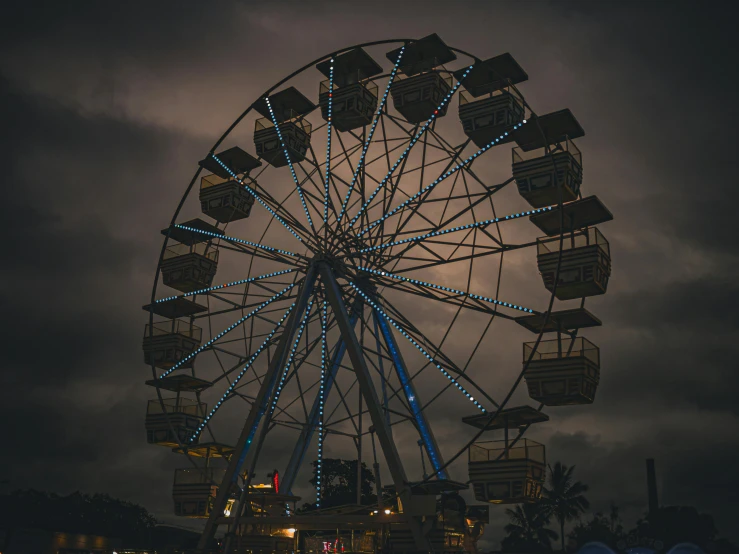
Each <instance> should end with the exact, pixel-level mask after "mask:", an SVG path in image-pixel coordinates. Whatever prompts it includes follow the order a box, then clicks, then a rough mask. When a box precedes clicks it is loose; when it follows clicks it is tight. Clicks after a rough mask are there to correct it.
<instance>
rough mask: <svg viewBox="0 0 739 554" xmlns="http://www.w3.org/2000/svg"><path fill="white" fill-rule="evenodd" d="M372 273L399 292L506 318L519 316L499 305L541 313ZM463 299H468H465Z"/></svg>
mask: <svg viewBox="0 0 739 554" xmlns="http://www.w3.org/2000/svg"><path fill="white" fill-rule="evenodd" d="M358 269H360V270H362V271H367V269H366V268H358ZM369 271H371V272H372V273H375V274H377V275H380V274H381V273H384V275H382V286H383V287H387V288H389V289H392V290H396V291H398V292H403V293H408V294H414V295H416V296H420V297H423V298H428V299H430V300H435V301H438V302H444V303H447V304H449V305H452V306H463V307H465V308H467V309H471V310H475V311H478V312H482V313H487V314H492V313H497V314H498V315H499V316H500V317H503V318H505V319H510V320H513V319H515V318H516V317H517V316H515V315H507V314H503V313H500V312H498V311H497V308H498V307H504V308H508V309H510V310H512V311H514V313H515V312H523V313H527V314H539V312H537V311H535V310H532V309H531V308H525V307H523V306H519V305H518V304H512V303H510V302H505V301H502V300H497V299H495V298H490V297H487V296H483V295H478V294H472V293H468V292H464V291H461V290H457V289H453V288H450V287H443V286H441V285H435V284H433V283H426V282H424V281H418V280H416V279H409V278H406V277H403V276H400V275H393V274H390V273H387V272H381V271H378V270H369ZM390 279H396V280H398V281H400V283H395V282H392V281H390ZM463 300H468V301H469V302H467V301H463ZM488 304H491V305H492V306H494V308H490V307H488Z"/></svg>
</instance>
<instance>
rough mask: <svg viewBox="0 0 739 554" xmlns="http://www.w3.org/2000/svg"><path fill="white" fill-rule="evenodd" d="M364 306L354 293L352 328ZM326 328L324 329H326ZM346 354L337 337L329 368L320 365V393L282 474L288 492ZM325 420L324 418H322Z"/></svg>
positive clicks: (321, 439)
mask: <svg viewBox="0 0 739 554" xmlns="http://www.w3.org/2000/svg"><path fill="white" fill-rule="evenodd" d="M363 307H364V304H363V302H362V299H361V298H360V297H359V295H355V298H354V299H353V301H352V308H351V315H350V316H349V321H350V325H351V326H352V328H354V327H355V326H356V323H357V321H358V319H359V314H360V313H361V312H362V310H363ZM334 324H335V318H334ZM322 327H324V328H325V323H324V324H322ZM328 328H329V329H330V328H331V324H329V325H328ZM327 330H328V329H326V331H327ZM322 339H323V330H322ZM326 354H327V352H325V346H323V347H322V353H321V356H322V360H324V359H325V355H326ZM345 354H346V343H345V342H344V339H343V337H341V336H340V337H339V340H338V341H337V342H336V345H335V346H334V347H333V352H332V354H331V359H330V363H329V369H328V370H326V369H325V368H324V367H323V365H324V364H323V363H322V367H321V373H322V376H321V391H320V392H321V395H318V396H316V398H315V399H314V401H313V405H312V407H311V410H310V414H309V416H308V417H307V418H306V423H307V424H306V425H305V427H304V428H303V430H302V431H301V434H300V436H299V438H298V440H297V442H296V444H295V447H294V448H293V453H292V455H291V456H290V461H289V462H288V464H287V469H286V470H285V475H284V476H283V486H284V487H285V490H287V491H288V492H290V491H291V489H292V486H293V483H294V481H295V478H296V477H297V472H298V469H299V468H300V466H301V465H302V463H303V459H304V458H305V454H306V452H307V449H308V446H309V445H310V442H311V440H312V438H313V433H314V432H315V430H316V428H317V426H318V420H319V418H320V416H321V414H322V412H323V406H324V405H325V399H326V398H327V397H328V395H329V394H330V392H331V388H332V387H333V384H334V380H335V379H336V374H337V373H338V371H339V367H341V363H342V361H343V359H344V355H345ZM324 421H325V418H324ZM322 441H323V437H322V435H319V444H320V443H322Z"/></svg>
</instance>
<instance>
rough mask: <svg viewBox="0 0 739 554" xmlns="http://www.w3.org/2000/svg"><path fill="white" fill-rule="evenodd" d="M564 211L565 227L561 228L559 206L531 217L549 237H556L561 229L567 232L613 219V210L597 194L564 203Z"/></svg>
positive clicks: (532, 221)
mask: <svg viewBox="0 0 739 554" xmlns="http://www.w3.org/2000/svg"><path fill="white" fill-rule="evenodd" d="M562 210H563V211H564V228H562V229H560V209H559V206H557V207H555V208H552V209H551V210H549V211H546V212H543V213H540V214H536V215H532V216H530V217H529V220H530V221H531V223H533V224H534V225H536V226H537V227H538V228H539V229H541V230H542V231H543V232H544V234H546V235H547V236H548V237H554V236H557V235H559V234H560V230H562V231H564V232H565V233H566V232H568V231H577V230H578V229H583V228H585V227H592V226H593V225H599V224H601V223H605V222H606V221H611V220H612V219H613V214H612V213H611V211H610V210H609V209H608V208H606V207H605V205H604V204H603V202H601V201H600V200H599V199H598V197H597V196H588V197H587V198H583V199H581V200H575V201H574V202H568V203H567V204H563V205H562Z"/></svg>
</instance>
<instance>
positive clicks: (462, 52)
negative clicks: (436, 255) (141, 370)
mask: <svg viewBox="0 0 739 554" xmlns="http://www.w3.org/2000/svg"><path fill="white" fill-rule="evenodd" d="M412 40H413V39H393V40H384V41H374V42H369V43H363V44H359V45H356V46H351V47H347V48H343V49H341V50H338V51H336V52H334V53H331V54H327V55H325V56H322V57H321V58H318V59H317V60H315V61H313V62H311V63H309V64H307V65H305V66H303V67H302V68H300V69H299V70H297V71H295V72H293V73H292V74H290V75H289V76H288V77H286V78H284V79H283V80H281V81H279V82H278V83H277V84H275V85H273V86H272V87H271V88H269V89H268V90H267V91H266V92H265V93H264V94H263V95H261V96H260V97H259V99H261V98H263V97H266V96H268V95H269V93H271V92H272V91H274V90H276V89H277V88H279V87H280V86H282V85H283V84H285V83H286V82H288V81H290V80H291V79H292V78H294V77H296V76H298V75H299V74H301V73H302V72H304V71H306V70H308V69H309V68H311V67H312V66H314V65H315V64H316V63H318V62H320V61H323V60H325V59H327V58H329V57H330V56H332V55H337V54H339V53H342V52H346V51H349V50H352V49H354V48H359V47H364V46H375V45H379V44H386V43H398V42H404V43H408V42H412ZM450 49H451V50H453V51H455V52H458V53H461V54H463V55H466V56H469V57H470V58H472V59H474V60H475V61H479V58H477V57H475V56H472V55H471V54H468V53H466V52H464V51H460V50H458V49H456V48H453V47H450ZM522 98H523V95H522ZM259 99H258V100H259ZM258 100H257V101H258ZM257 101H255V102H254V103H252V104H251V105H250V106H249V107H248V108H247V109H246V110H245V111H244V112H243V113H242V114H241V116H239V117H238V118H237V119H236V120H235V121H234V123H233V124H232V125H231V126H230V127H229V128H228V130H227V131H226V133H224V135H223V136H221V137H220V138H219V139H218V140H217V141H216V143H215V144H214V146H213V147H212V148H211V150H210V154H213V152H214V151H215V150H216V149H217V148H218V146H219V145H220V144H221V143H222V142H223V141H224V140H225V139H226V138H228V136H229V135H230V133H231V132H232V131H233V130H234V129H235V128H236V126H237V125H238V124H239V123H240V122H241V121H242V120H243V119H244V118H245V117H246V116H247V115H248V114H249V112H250V111H251V110H252V109H253V108H254V105H255V104H256V102H257ZM526 106H527V107H528V108H529V110H530V112H531V114H532V115H535V114H534V112H533V110H531V109H530V107H529V106H528V104H526ZM468 142H469V141H468ZM547 150H549V148H548V147H547ZM265 169H267V168H265ZM201 170H202V168H198V169H197V170H196V172H195V175H194V176H193V178H192V180H191V182H190V184H189V185H188V187H187V188H186V191H185V193H184V195H183V197H182V199H181V201H180V203H179V205H178V207H177V209H176V210H175V213H174V215H173V217H172V220H171V223H170V229H168V233H167V234H166V235H165V238H164V242H163V246H162V250H161V252H160V256H159V264H158V265H157V269H156V274H155V279H154V286H153V290H152V295H151V302H152V304H153V303H154V302H155V296H156V290H157V284H158V280H159V274H160V267H159V266H160V264H161V261H162V259H163V256H164V252H165V250H166V247H167V243H168V241H169V240H170V231H171V228H172V226H174V225H175V222H176V220H177V217H178V216H179V213H180V211H181V209H182V207H183V206H184V203H185V201H186V200H187V198H188V197H189V195H190V193H191V191H192V187H193V186H194V183H195V182H196V181H197V178H198V176H199V175H200V173H201ZM558 188H561V187H560V185H559V184H558ZM294 192H295V191H291V192H290V194H289V195H288V197H287V198H289V196H291V195H292V194H293V193H294ZM287 198H286V199H285V200H287ZM283 202H284V201H283ZM562 204H563V201H562V196H561V190H560V198H559V203H558V206H559V208H560V214H561V213H562V210H561V207H562ZM272 222H273V218H270V219H269V222H268V225H267V227H266V228H265V230H264V232H263V234H262V238H263V237H264V236H265V235H266V233H267V231H268V230H269V227H270V226H271V225H272ZM227 226H228V223H227V224H226V225H225V227H224V229H225V228H226V227H227ZM563 229H564V226H563V223H561V226H560V231H563ZM261 240H262V239H260V242H261ZM561 243H562V233H561V232H560V259H559V261H558V264H557V275H558V273H559V268H560V265H561V252H562V248H561ZM304 246H306V248H309V246H308V245H307V244H305V245H304ZM503 255H504V253H501V265H502V260H503ZM253 261H254V256H253V255H252V256H251V262H250V264H251V263H253ZM250 271H251V269H250ZM500 277H501V272H499V274H498V288H499V285H500ZM557 282H558V279H555V286H554V290H552V292H551V295H550V303H549V307H548V309H547V310H546V312H543V313H544V314H545V323H544V325H543V326H542V331H541V332H540V333H539V335H538V337H537V341H536V344H537V345H538V343H539V342H540V340H541V338H542V336H543V333H544V330H543V328H544V326H545V325H546V322H547V321H548V318H549V316H550V314H551V311H552V308H553V301H554V297H555V294H556V287H557ZM244 296H246V291H245V292H244ZM583 302H584V299H583ZM459 310H461V307H460V308H459V309H458V313H459ZM153 315H154V314H153V311H150V318H149V323H150V326H153ZM493 317H495V315H493ZM450 328H451V327H450ZM535 351H536V348H534V351H533V352H535ZM529 361H530V359H529ZM526 365H528V363H527V364H526ZM526 365H525V366H524V370H522V371H521V376H522V375H523V372H524V371H525V367H526ZM151 368H152V372H153V377H154V378H156V368H155V367H154V365H153V364H152V366H151ZM519 383H520V377H519V379H518V380H517V382H516V384H515V385H514V386H513V388H512V389H511V393H512V392H513V391H514V390H515V389H516V388H517V386H518V384H519ZM448 386H451V385H447V387H448ZM157 396H158V399H159V401H160V403H162V404H163V398H162V395H161V391H160V389H159V388H157ZM507 401H508V398H506V400H504V402H503V403H502V404H501V405H500V406H499V407H498V408H497V411H496V413H497V412H499V411H500V410H502V409H503V408H504V406H505V404H506V403H507ZM542 406H543V405H541V406H540V407H539V409H541V407H542ZM491 419H492V418H491ZM483 430H484V429H483ZM480 434H481V433H479V434H478V437H479V435H480ZM466 448H467V447H464V448H462V449H461V450H460V451H459V452H458V454H457V455H456V456H455V457H454V458H453V459H452V460H450V461H449V462H448V463H447V464H446V465H449V464H451V463H452V461H454V459H456V457H458V456H459V455H460V454H462V453H463V452H464V451H465V450H466ZM187 456H188V458H191V456H190V454H189V453H187ZM191 461H192V460H191ZM193 463H194V462H193ZM433 476H434V475H433V474H432V475H431V476H429V477H428V479H431V478H432V477H433ZM428 479H426V480H428Z"/></svg>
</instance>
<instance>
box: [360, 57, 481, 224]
mask: <svg viewBox="0 0 739 554" xmlns="http://www.w3.org/2000/svg"><path fill="white" fill-rule="evenodd" d="M471 70H472V66H469V67H468V68H467V71H465V72H464V73H463V74H462V78H461V79H459V81H457V83H456V84H455V85H454V86H453V87H452V89H451V90H450V91H449V93H448V94H447V95H446V96H445V97H444V99H443V100H442V101H441V104H439V105H438V106H437V108H436V109H435V110H434V113H433V114H432V115H431V117H430V118H429V120H428V121H427V122H426V123H425V124H424V126H423V127H422V128H421V130H420V131H418V133H417V134H416V136H415V137H413V139H412V140H411V141H410V143H409V144H408V146H407V147H406V149H405V151H404V152H403V153H402V154H401V156H400V158H398V160H397V161H396V162H395V164H393V167H391V168H390V171H388V173H387V175H385V178H384V179H383V180H382V181H381V182H380V184H379V185H377V188H376V189H375V190H374V191H372V194H370V196H369V198H367V201H366V202H365V203H364V204H363V205H362V207H361V208H360V209H359V212H357V215H355V216H354V217H353V218H352V220H351V221H350V222H349V229H351V228H352V227H354V223H356V221H357V219H359V217H360V216H361V215H362V212H364V210H366V209H367V206H369V205H370V203H371V202H372V200H373V199H374V198H375V196H377V193H378V192H380V190H381V189H382V187H383V186H385V183H386V182H387V181H388V180H389V179H390V177H391V176H392V174H393V173H394V172H395V170H396V169H397V167H398V166H399V165H400V164H401V163H402V162H403V160H404V159H405V158H406V156H408V154H409V153H410V151H411V148H413V146H414V145H415V144H416V142H418V139H420V138H421V137H422V136H423V134H424V133H425V132H426V130H427V129H428V128H429V127H430V126H431V124H432V123H433V122H434V120H435V119H436V116H437V115H438V113H439V111H441V110H442V109H443V108H444V106H445V105H446V104H447V103H448V102H449V100H451V98H452V96H454V93H455V92H457V89H458V88H459V87H460V86H461V85H462V81H464V78H465V77H467V74H468V73H469V72H470V71H471Z"/></svg>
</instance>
